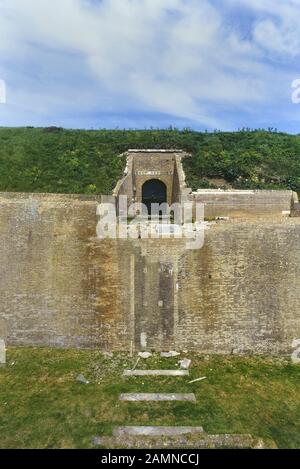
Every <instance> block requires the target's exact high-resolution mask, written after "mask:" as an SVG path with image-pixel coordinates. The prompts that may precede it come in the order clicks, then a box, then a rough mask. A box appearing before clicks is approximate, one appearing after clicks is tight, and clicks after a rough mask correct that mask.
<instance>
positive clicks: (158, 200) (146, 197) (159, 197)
mask: <svg viewBox="0 0 300 469" xmlns="http://www.w3.org/2000/svg"><path fill="white" fill-rule="evenodd" d="M142 202H143V204H145V205H146V207H147V210H148V214H149V215H151V204H163V203H166V202H167V186H166V185H165V184H164V183H163V182H162V181H159V180H158V179H150V180H149V181H146V182H145V183H144V185H143V187H142Z"/></svg>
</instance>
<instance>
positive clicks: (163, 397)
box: [119, 392, 196, 402]
mask: <svg viewBox="0 0 300 469" xmlns="http://www.w3.org/2000/svg"><path fill="white" fill-rule="evenodd" d="M119 399H120V401H129V402H139V401H188V402H196V397H195V394H193V393H186V394H180V393H179V394H178V393H174V394H173V393H146V392H141V393H123V394H120V397H119Z"/></svg>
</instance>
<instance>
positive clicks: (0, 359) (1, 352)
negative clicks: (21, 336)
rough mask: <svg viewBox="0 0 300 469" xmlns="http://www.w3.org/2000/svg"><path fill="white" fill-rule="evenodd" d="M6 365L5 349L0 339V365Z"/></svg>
mask: <svg viewBox="0 0 300 469" xmlns="http://www.w3.org/2000/svg"><path fill="white" fill-rule="evenodd" d="M5 363H6V347H5V342H4V340H3V339H0V365H5Z"/></svg>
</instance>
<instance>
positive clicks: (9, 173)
mask: <svg viewBox="0 0 300 469" xmlns="http://www.w3.org/2000/svg"><path fill="white" fill-rule="evenodd" d="M129 148H179V149H183V150H185V151H187V152H189V153H191V154H192V155H193V157H192V158H187V159H186V160H185V162H184V167H185V170H186V174H187V183H188V185H189V186H190V187H192V188H193V189H197V188H198V187H215V180H216V179H219V180H221V181H222V180H224V185H228V184H229V185H230V186H232V187H234V188H258V189H264V188H271V189H283V188H287V189H292V190H295V191H297V192H299V193H300V135H288V134H284V133H279V132H273V131H263V130H257V131H250V130H243V131H240V132H213V133H207V132H202V133H201V132H195V131H192V130H189V129H186V130H183V131H179V130H176V129H169V130H143V131H141V130H98V131H96V130H64V129H60V128H55V127H51V128H48V129H36V128H0V191H13V192H14V191H19V192H58V193H84V194H91V193H103V194H105V193H106V194H109V193H110V192H111V190H112V189H113V187H114V185H115V184H116V181H117V180H118V178H119V177H120V175H121V174H122V171H123V168H124V163H125V161H124V159H121V158H118V155H119V154H120V153H122V152H124V151H126V150H127V149H129ZM218 185H219V186H220V185H222V184H220V183H219V184H218Z"/></svg>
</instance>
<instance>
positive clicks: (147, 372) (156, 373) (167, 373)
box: [123, 370, 189, 377]
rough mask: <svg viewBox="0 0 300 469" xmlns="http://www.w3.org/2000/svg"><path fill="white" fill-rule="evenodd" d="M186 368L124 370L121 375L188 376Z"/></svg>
mask: <svg viewBox="0 0 300 469" xmlns="http://www.w3.org/2000/svg"><path fill="white" fill-rule="evenodd" d="M188 375H189V372H188V370H124V373H123V376H126V377H128V376H188Z"/></svg>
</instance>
